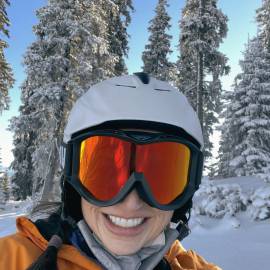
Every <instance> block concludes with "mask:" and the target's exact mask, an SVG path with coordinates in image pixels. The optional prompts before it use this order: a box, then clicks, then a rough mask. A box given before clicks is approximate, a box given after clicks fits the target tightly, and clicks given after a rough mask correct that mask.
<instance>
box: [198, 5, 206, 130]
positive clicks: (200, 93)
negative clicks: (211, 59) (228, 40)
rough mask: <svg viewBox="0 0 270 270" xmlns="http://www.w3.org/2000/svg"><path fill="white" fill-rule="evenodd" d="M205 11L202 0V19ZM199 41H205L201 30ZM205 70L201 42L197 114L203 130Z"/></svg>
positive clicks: (199, 49)
mask: <svg viewBox="0 0 270 270" xmlns="http://www.w3.org/2000/svg"><path fill="white" fill-rule="evenodd" d="M204 9H205V0H200V10H199V12H200V18H202V17H203V15H204ZM198 36H199V41H203V38H204V37H203V32H202V31H201V30H200V32H199V35H198ZM203 70H204V64H203V50H202V48H201V42H200V47H199V48H198V66H197V114H198V117H199V120H200V123H201V126H202V128H203V78H204V76H203Z"/></svg>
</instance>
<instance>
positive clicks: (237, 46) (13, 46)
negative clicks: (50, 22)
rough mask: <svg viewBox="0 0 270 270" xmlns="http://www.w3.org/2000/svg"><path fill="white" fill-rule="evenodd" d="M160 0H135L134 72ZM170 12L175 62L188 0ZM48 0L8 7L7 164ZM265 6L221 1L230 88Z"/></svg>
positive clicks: (3, 119)
mask: <svg viewBox="0 0 270 270" xmlns="http://www.w3.org/2000/svg"><path fill="white" fill-rule="evenodd" d="M157 2H158V1H157V0H148V1H142V0H133V3H134V7H135V12H134V13H133V14H132V22H131V25H130V27H129V29H128V32H129V34H130V36H131V38H130V43H129V46H130V51H129V58H128V59H127V61H126V63H127V66H128V70H129V72H130V73H133V72H136V71H140V70H141V66H142V60H141V54H142V51H143V50H144V46H145V44H146V42H147V39H148V32H147V27H148V22H149V20H150V19H151V18H152V17H153V15H154V9H155V5H156V3H157ZM168 2H169V4H170V7H169V9H168V12H169V15H170V16H171V17H172V20H171V24H172V27H171V30H170V34H171V35H172V36H173V40H172V50H173V51H174V52H173V53H172V55H171V56H170V58H171V60H172V61H175V60H176V59H177V56H178V51H177V48H176V47H177V43H178V38H179V28H178V21H179V19H180V14H181V9H182V8H183V6H184V3H185V1H184V0H169V1H168ZM46 3H47V0H32V1H29V0H28V1H22V0H13V1H11V6H10V7H9V8H8V10H7V11H8V16H9V18H10V21H11V24H12V25H11V27H10V39H9V40H8V42H9V45H10V47H9V48H8V49H7V50H6V51H5V54H6V57H7V60H8V61H9V63H11V65H12V68H13V71H14V76H15V79H16V83H15V86H14V88H13V89H11V91H10V96H11V100H12V102H11V106H10V110H9V111H5V112H4V113H3V114H2V115H0V147H1V148H2V159H3V165H4V166H8V165H9V164H10V162H11V160H12V153H11V149H12V133H11V132H9V131H7V130H6V128H7V127H8V120H9V119H10V118H11V117H12V116H15V115H17V114H18V108H19V105H20V85H21V84H22V82H23V80H24V78H25V73H24V68H23V66H22V61H23V55H24V53H25V51H26V49H27V47H28V46H29V45H30V44H31V42H33V41H34V40H35V36H34V34H33V33H32V27H33V25H35V24H37V23H38V21H37V18H36V15H35V12H36V10H37V9H38V8H40V7H42V6H43V5H45V4H46ZM260 5H261V0H219V1H218V6H219V7H220V8H221V9H222V11H223V12H224V13H225V14H226V15H227V16H228V17H229V23H228V27H229V31H228V35H227V38H226V39H225V40H224V43H223V44H222V45H221V48H220V49H221V51H222V52H224V53H225V54H226V55H227V57H228V58H229V64H230V66H231V73H230V75H229V76H226V77H224V78H223V86H224V88H226V89H229V88H230V85H231V84H232V82H233V78H234V77H235V75H236V74H237V73H238V72H240V68H239V65H238V61H239V60H240V59H241V57H242V53H241V52H242V51H243V50H244V48H245V47H244V44H245V43H246V42H247V38H248V35H250V37H252V36H253V35H254V34H255V33H256V24H255V10H256V9H257V8H258V7H259V6H260Z"/></svg>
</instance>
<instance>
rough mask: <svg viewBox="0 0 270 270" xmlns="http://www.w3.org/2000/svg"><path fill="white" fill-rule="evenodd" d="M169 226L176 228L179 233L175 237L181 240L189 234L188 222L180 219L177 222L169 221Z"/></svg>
mask: <svg viewBox="0 0 270 270" xmlns="http://www.w3.org/2000/svg"><path fill="white" fill-rule="evenodd" d="M170 225H171V228H173V229H176V230H177V231H178V233H179V235H178V237H177V239H178V240H179V241H182V240H183V239H184V238H186V237H187V236H188V235H189V234H190V232H191V231H190V228H189V227H188V224H187V223H185V222H183V221H182V220H180V222H178V223H174V222H171V224H170Z"/></svg>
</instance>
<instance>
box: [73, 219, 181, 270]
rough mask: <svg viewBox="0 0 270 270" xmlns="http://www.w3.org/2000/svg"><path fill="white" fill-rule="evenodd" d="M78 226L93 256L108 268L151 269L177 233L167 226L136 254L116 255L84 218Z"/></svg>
mask: <svg viewBox="0 0 270 270" xmlns="http://www.w3.org/2000/svg"><path fill="white" fill-rule="evenodd" d="M78 228H79V229H80V231H81V233H82V235H83V237H84V239H85V241H86V243H87V245H88V247H89V248H90V249H91V251H92V252H93V254H94V255H95V257H96V258H97V259H98V261H99V262H100V263H101V264H102V265H103V266H104V267H105V269H108V270H127V269H128V270H152V269H154V267H155V266H156V265H157V264H158V263H159V262H160V261H161V260H162V258H163V257H164V255H165V254H166V252H167V251H168V250H169V248H170V247H171V245H172V244H173V242H174V241H175V240H176V239H177V237H178V235H179V233H178V231H177V230H176V229H171V228H167V229H166V230H165V231H164V232H162V233H161V234H160V235H159V236H158V237H157V238H156V239H155V240H154V241H153V243H152V244H151V245H149V246H146V247H143V248H142V249H141V250H139V251H138V252H137V253H136V254H131V255H127V256H118V255H115V254H112V253H110V252H109V251H108V250H107V249H106V248H105V247H104V246H103V244H102V243H101V242H100V240H99V239H98V238H97V236H95V235H94V234H93V232H92V231H91V230H90V228H89V226H88V225H87V223H86V222H85V221H84V220H81V221H79V222H78Z"/></svg>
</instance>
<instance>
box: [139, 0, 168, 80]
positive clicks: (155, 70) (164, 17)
mask: <svg viewBox="0 0 270 270" xmlns="http://www.w3.org/2000/svg"><path fill="white" fill-rule="evenodd" d="M167 7H168V1H167V0H159V1H158V4H157V6H156V9H155V16H154V18H153V19H152V20H150V22H149V23H150V26H149V27H148V31H149V33H150V36H149V41H148V44H146V45H145V50H144V52H143V54H142V60H143V62H144V66H143V71H144V72H147V73H149V74H151V75H152V76H154V77H156V78H158V79H161V80H166V81H168V80H170V79H171V74H170V73H171V71H172V68H173V65H172V63H171V62H170V61H169V60H168V56H169V54H170V53H171V52H172V51H171V49H170V41H171V38H172V36H171V35H169V34H168V33H167V31H168V30H169V29H170V27H171V25H170V16H169V15H168V13H167V11H166V8H167Z"/></svg>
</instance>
